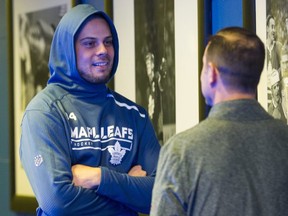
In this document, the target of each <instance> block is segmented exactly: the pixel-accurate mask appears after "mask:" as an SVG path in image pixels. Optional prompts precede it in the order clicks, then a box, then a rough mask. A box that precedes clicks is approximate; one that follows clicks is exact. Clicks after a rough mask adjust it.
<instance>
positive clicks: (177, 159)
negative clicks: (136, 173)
mask: <svg viewBox="0 0 288 216" xmlns="http://www.w3.org/2000/svg"><path fill="white" fill-rule="evenodd" d="M175 146H176V147H175ZM179 146H181V143H177V145H174V146H173V144H172V143H171V142H170V143H169V142H168V143H166V144H165V145H164V146H163V147H162V149H161V152H160V156H159V162H158V167H157V169H158V170H161V172H159V173H158V174H157V176H156V179H155V184H154V190H153V196H152V202H151V212H150V215H151V216H158V215H187V201H186V200H185V197H188V196H189V195H188V194H189V193H190V188H189V189H187V188H188V187H186V186H185V182H187V179H186V178H185V177H184V176H187V170H189V168H187V167H185V164H187V163H185V162H184V163H182V159H181V153H180V152H181V150H179V148H181V147H179ZM188 182H189V181H188ZM189 183H190V182H189Z"/></svg>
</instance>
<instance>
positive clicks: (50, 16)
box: [11, 0, 73, 211]
mask: <svg viewBox="0 0 288 216" xmlns="http://www.w3.org/2000/svg"><path fill="white" fill-rule="evenodd" d="M72 2H73V1H71V0H51V1H45V0H13V1H12V3H11V4H12V7H11V9H12V12H11V14H12V18H11V20H12V22H13V29H12V32H13V33H12V35H13V40H11V41H12V43H13V44H12V46H13V54H12V55H13V71H12V72H11V73H12V74H13V111H14V115H13V119H14V122H13V123H14V124H13V125H14V130H13V132H12V133H13V150H14V151H13V155H12V156H11V158H12V164H13V165H14V166H13V167H12V169H13V170H12V176H13V179H12V180H13V188H12V194H13V197H12V198H11V199H12V203H11V206H12V208H13V209H15V210H26V209H27V208H28V209H29V208H30V207H31V209H33V211H35V206H31V205H30V204H33V205H34V204H35V202H36V201H35V199H34V194H33V191H32V189H31V187H30V184H29V182H28V179H27V177H26V175H25V173H24V170H23V168H22V166H21V163H20V160H19V142H20V124H21V119H22V116H23V112H24V110H25V108H26V106H27V105H28V103H29V102H30V100H31V99H32V98H33V97H34V96H35V95H36V94H37V93H38V92H39V91H41V90H42V89H43V88H44V87H45V86H46V83H47V81H48V78H49V69H48V59H49V52H50V44H51V41H52V37H53V34H54V31H55V29H56V27H57V24H58V22H59V20H60V19H61V17H62V16H63V15H64V14H65V13H66V12H67V10H68V9H69V8H71V6H72V4H73V3H72Z"/></svg>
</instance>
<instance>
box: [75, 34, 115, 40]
mask: <svg viewBox="0 0 288 216" xmlns="http://www.w3.org/2000/svg"><path fill="white" fill-rule="evenodd" d="M97 39H98V38H97V37H83V38H80V39H79V40H80V41H83V40H97ZM105 39H113V36H112V35H111V36H107V37H105Z"/></svg>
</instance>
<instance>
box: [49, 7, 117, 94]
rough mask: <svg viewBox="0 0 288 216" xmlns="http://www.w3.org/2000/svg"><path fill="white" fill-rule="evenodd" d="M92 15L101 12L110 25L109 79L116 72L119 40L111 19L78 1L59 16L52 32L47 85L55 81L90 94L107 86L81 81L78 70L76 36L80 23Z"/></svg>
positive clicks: (65, 86) (64, 86)
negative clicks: (112, 52)
mask: <svg viewBox="0 0 288 216" xmlns="http://www.w3.org/2000/svg"><path fill="white" fill-rule="evenodd" d="M92 15H100V16H101V17H103V18H104V19H105V20H106V22H107V23H108V25H109V27H110V31H111V34H112V38H113V46H114V52H115V54H114V62H113V67H112V71H111V76H110V79H111V78H112V77H113V76H114V75H115V73H116V69H117V66H118V59H119V41H118V35H117V32H116V29H115V26H114V24H113V22H112V20H111V19H110V18H109V16H108V15H107V14H106V13H104V12H103V11H98V10H97V9H96V8H95V7H93V6H92V5H88V4H79V5H77V6H75V7H73V8H72V9H71V10H69V11H68V12H67V13H66V14H65V15H64V16H63V17H62V19H61V20H60V22H59V24H58V26H57V28H56V31H55V33H54V36H53V40H52V44H51V49H50V58H49V64H48V66H49V70H50V75H51V76H50V78H49V80H48V84H52V83H54V84H57V85H60V86H61V87H63V88H65V89H67V90H69V91H76V92H91V93H92V92H95V91H97V90H99V88H100V89H103V88H104V87H105V88H106V86H105V84H93V83H90V82H88V81H86V80H84V79H83V78H82V77H81V76H80V74H79V72H78V70H77V64H76V53H75V44H74V40H75V35H76V33H77V31H78V30H79V28H81V27H82V24H83V23H85V21H86V20H87V19H88V18H89V17H90V16H92Z"/></svg>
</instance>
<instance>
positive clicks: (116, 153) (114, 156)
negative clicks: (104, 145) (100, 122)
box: [108, 141, 126, 165]
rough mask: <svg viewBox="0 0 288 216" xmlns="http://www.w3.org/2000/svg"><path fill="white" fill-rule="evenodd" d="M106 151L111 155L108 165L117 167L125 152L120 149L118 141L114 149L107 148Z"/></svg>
mask: <svg viewBox="0 0 288 216" xmlns="http://www.w3.org/2000/svg"><path fill="white" fill-rule="evenodd" d="M108 151H109V153H110V154H111V159H110V163H111V164H113V165H119V164H120V163H121V161H122V158H123V157H124V155H125V154H126V150H124V149H122V147H121V145H120V143H119V142H118V141H117V142H116V143H115V145H114V147H108Z"/></svg>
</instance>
